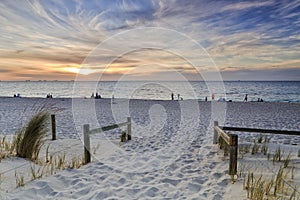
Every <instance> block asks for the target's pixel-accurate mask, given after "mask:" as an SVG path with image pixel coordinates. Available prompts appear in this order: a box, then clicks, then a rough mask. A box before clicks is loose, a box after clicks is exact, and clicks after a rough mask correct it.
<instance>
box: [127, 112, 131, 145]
mask: <svg viewBox="0 0 300 200" xmlns="http://www.w3.org/2000/svg"><path fill="white" fill-rule="evenodd" d="M127 123H128V124H127V140H131V118H130V117H127Z"/></svg>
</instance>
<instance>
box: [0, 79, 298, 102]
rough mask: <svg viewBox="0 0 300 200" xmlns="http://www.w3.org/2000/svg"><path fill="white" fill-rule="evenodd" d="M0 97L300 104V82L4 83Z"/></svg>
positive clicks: (1, 85) (1, 83) (1, 84)
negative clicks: (47, 96) (222, 100)
mask: <svg viewBox="0 0 300 200" xmlns="http://www.w3.org/2000/svg"><path fill="white" fill-rule="evenodd" d="M0 88H1V89H0V97H12V96H13V95H14V94H20V96H21V97H42V98H45V97H46V95H47V94H49V93H51V94H52V96H53V98H84V97H86V98H89V97H91V95H92V93H94V95H95V94H96V93H98V94H100V95H101V97H102V98H111V97H112V95H114V98H129V99H156V100H169V99H171V93H173V94H174V98H175V99H177V98H178V94H179V98H182V99H199V100H204V99H205V98H206V97H207V100H208V101H210V100H211V99H212V93H213V94H214V97H215V98H214V99H215V100H218V99H220V98H224V99H226V100H232V101H243V99H244V97H245V94H248V101H257V99H258V98H262V99H263V100H264V101H268V102H300V81H224V82H204V81H190V82H189V81H187V82H176V81H153V82H151V81H147V82H146V81H123V82H122V81H118V82H117V81H106V82H73V81H24V82H22V81H18V82H12V81H1V82H0Z"/></svg>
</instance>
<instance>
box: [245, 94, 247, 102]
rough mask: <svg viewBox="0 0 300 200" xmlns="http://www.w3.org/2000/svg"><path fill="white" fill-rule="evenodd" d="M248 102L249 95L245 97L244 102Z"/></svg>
mask: <svg viewBox="0 0 300 200" xmlns="http://www.w3.org/2000/svg"><path fill="white" fill-rule="evenodd" d="M247 101H248V94H246V95H245V98H244V102H247Z"/></svg>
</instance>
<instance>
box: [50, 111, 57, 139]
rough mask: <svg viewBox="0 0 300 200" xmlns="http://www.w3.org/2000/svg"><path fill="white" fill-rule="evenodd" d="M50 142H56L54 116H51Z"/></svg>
mask: <svg viewBox="0 0 300 200" xmlns="http://www.w3.org/2000/svg"><path fill="white" fill-rule="evenodd" d="M51 126H52V140H56V122H55V115H51Z"/></svg>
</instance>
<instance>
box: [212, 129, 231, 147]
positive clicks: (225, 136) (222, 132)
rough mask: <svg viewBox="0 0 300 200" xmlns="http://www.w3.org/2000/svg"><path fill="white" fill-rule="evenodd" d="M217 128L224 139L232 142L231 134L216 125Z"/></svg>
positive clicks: (228, 142)
mask: <svg viewBox="0 0 300 200" xmlns="http://www.w3.org/2000/svg"><path fill="white" fill-rule="evenodd" d="M215 130H216V131H217V132H218V134H219V135H220V136H221V137H222V138H223V139H224V141H225V142H226V143H227V144H228V145H229V144H230V137H229V135H228V134H227V133H225V132H224V131H223V130H222V129H221V128H220V127H219V126H215Z"/></svg>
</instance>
